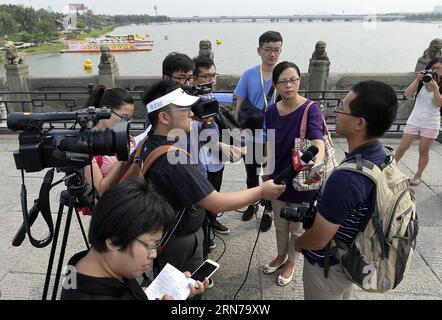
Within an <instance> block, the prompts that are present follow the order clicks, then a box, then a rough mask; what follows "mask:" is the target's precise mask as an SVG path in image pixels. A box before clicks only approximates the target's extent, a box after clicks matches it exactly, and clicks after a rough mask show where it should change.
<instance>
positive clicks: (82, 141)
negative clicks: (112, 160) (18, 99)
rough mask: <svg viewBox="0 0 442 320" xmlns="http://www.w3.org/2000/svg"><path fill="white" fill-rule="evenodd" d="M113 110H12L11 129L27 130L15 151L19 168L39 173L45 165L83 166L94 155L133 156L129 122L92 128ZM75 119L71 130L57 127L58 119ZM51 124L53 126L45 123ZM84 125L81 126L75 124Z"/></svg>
mask: <svg viewBox="0 0 442 320" xmlns="http://www.w3.org/2000/svg"><path fill="white" fill-rule="evenodd" d="M110 117H111V110H110V109H106V108H94V107H89V108H87V109H84V110H79V111H76V112H49V113H22V112H17V113H11V114H9V115H8V119H7V124H8V128H9V129H10V130H12V131H23V132H21V133H20V136H19V144H20V147H19V150H17V151H15V152H14V159H15V164H16V166H17V169H23V170H25V171H26V172H36V171H40V170H43V169H44V168H52V167H56V168H82V167H84V166H86V165H87V164H89V163H90V162H91V160H92V157H93V156H94V155H117V157H118V159H119V160H127V159H128V157H129V151H130V144H129V123H128V122H127V121H121V122H119V123H118V124H117V125H116V126H115V127H114V128H113V129H104V130H91V129H92V128H93V127H94V126H95V125H96V124H97V122H98V121H99V120H100V119H109V118H110ZM68 120H74V121H75V123H74V125H73V126H72V128H71V129H70V130H69V129H56V128H54V126H53V124H52V123H54V122H57V121H68ZM44 123H49V124H50V125H49V128H44V127H43V124H44ZM77 124H78V125H80V128H79V129H75V127H76V126H77Z"/></svg>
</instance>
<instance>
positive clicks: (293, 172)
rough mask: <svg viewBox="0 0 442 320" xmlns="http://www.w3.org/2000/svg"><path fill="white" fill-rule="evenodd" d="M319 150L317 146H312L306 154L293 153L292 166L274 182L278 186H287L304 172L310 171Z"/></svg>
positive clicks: (300, 152)
mask: <svg viewBox="0 0 442 320" xmlns="http://www.w3.org/2000/svg"><path fill="white" fill-rule="evenodd" d="M318 152H319V149H318V147H317V146H315V145H311V146H310V147H309V148H308V149H307V150H305V151H304V152H302V151H297V152H294V153H293V156H292V164H291V165H290V166H288V167H287V168H286V169H284V171H283V172H281V173H280V174H279V175H278V176H277V177H276V178H275V179H274V180H273V182H274V183H276V184H287V183H289V182H290V181H292V180H293V179H294V178H295V177H296V176H297V175H298V174H299V172H301V171H302V170H305V169H309V168H311V167H312V166H313V164H311V163H310V161H312V159H313V158H314V157H315V155H316V154H317V153H318Z"/></svg>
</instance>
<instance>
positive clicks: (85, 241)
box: [75, 208, 89, 250]
mask: <svg viewBox="0 0 442 320" xmlns="http://www.w3.org/2000/svg"><path fill="white" fill-rule="evenodd" d="M75 213H76V214H77V219H78V224H79V225H80V229H81V234H82V235H83V239H84V243H86V248H87V249H88V250H89V243H88V241H87V237H86V232H85V231H84V226H83V223H82V222H81V217H80V213H79V212H78V209H77V208H75Z"/></svg>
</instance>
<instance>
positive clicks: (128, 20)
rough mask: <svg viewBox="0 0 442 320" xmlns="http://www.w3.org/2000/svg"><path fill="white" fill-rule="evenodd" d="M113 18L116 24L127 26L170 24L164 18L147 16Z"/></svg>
mask: <svg viewBox="0 0 442 320" xmlns="http://www.w3.org/2000/svg"><path fill="white" fill-rule="evenodd" d="M113 18H114V21H115V23H117V24H128V23H137V24H149V23H155V22H170V18H168V17H166V16H149V15H147V14H144V15H129V16H122V15H116V16H114V17H113Z"/></svg>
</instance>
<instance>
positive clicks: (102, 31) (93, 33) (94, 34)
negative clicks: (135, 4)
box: [74, 24, 121, 40]
mask: <svg viewBox="0 0 442 320" xmlns="http://www.w3.org/2000/svg"><path fill="white" fill-rule="evenodd" d="M116 27H121V25H118V24H112V25H108V26H104V27H103V28H100V29H93V30H92V31H91V32H89V33H86V34H80V35H78V36H76V37H75V39H74V40H84V39H86V38H96V37H99V36H102V35H104V34H106V33H109V32H112V31H113V30H114V29H115V28H116Z"/></svg>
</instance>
